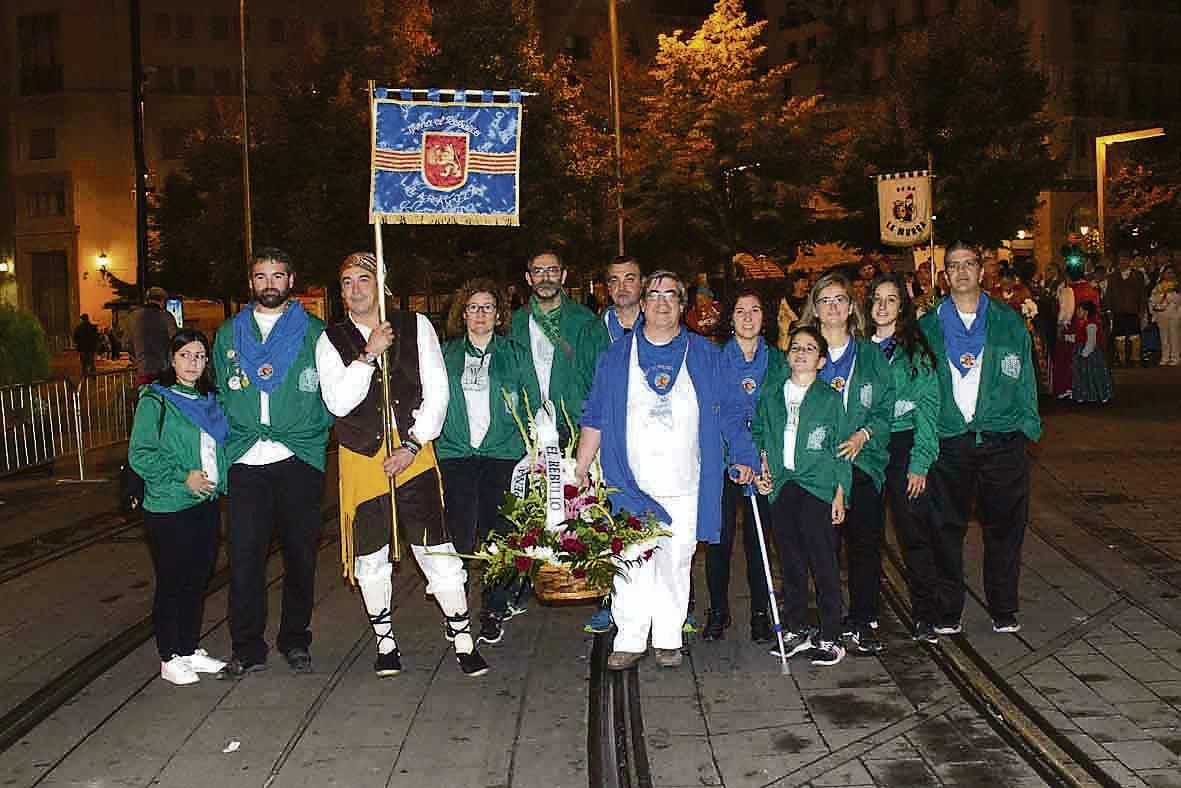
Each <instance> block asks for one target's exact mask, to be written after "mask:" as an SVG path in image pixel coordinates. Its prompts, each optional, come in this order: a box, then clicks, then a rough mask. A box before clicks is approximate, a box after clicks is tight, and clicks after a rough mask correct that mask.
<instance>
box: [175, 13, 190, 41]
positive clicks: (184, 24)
mask: <svg viewBox="0 0 1181 788" xmlns="http://www.w3.org/2000/svg"><path fill="white" fill-rule="evenodd" d="M176 40H177V41H192V40H193V15H192V14H177V15H176Z"/></svg>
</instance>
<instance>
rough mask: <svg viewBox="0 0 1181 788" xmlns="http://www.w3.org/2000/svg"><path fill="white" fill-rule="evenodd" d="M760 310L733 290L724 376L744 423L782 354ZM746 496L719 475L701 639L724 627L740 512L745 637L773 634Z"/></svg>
mask: <svg viewBox="0 0 1181 788" xmlns="http://www.w3.org/2000/svg"><path fill="white" fill-rule="evenodd" d="M764 320H765V313H764V309H763V298H762V296H760V295H759V293H758V291H756V290H752V289H749V288H747V289H744V290H741V291H740V292H739V293H738V297H737V298H735V299H734V303H733V306H731V308H730V324H731V326H732V327H733V331H734V335H733V336H732V337H730V339H729V341H727V342H726V344H725V345H723V347H722V355H723V357H724V360H725V368H726V375H727V377H728V378H729V381H730V383H731V384H732V385H733V386H735V387H736V388H738V389H740V390H741V391H742V394H743V395H744V396H745V400H744V405H745V407H744V408H743V420H744V421H745V423H746V424H747V428H748V429H749V425H750V423H751V420H752V419H753V418H754V411H755V403H757V402H758V401H759V390H760V389H761V387H762V385H763V378H764V376H765V375H766V374H767V369H768V367H769V366H772V367H773V366H781V365H782V364H783V360H782V359H783V356H782V355H781V354H780V353H778V352H775V349H774V348H773V347H771V346H769V345H768V344H767V342H766V341H765V340H764V339H763V323H764ZM757 500H758V506H759V514H760V515H761V516H762V521H763V522H764V523H768V524H769V523H770V514H769V511H768V507H767V498H766V496H761V495H760V496H758V498H757ZM751 505H752V504H751V499H750V498H749V497H748V496H747V495H746V494H745V489H744V488H743V486H741V485H738V484H735V483H734V482H733V481H731V480H730V479H729V477H727V478H725V479H724V480H723V482H722V531H721V537H720V541H719V542H718V543H717V544H710V545H708V546H707V547H706V551H705V584H706V586H708V588H709V605H710V607H709V613H708V614H707V615H706V622H705V629H704V630H702V633H701V636H702V638H703V639H704V640H719V639H721V638H722V637H724V636H725V632H726V629H727V628H728V627H729V626H730V558H731V556H732V555H733V552H734V534H735V531H736V530H737V529H738V522H737V516H738V512H739V510H740V509H741V511H742V512H743V515H742V520H743V522H742V547H743V551H744V553H745V554H746V582H747V586H748V588H749V589H750V638H751V640H753V641H755V642H756V643H765V642H767V641H769V640H771V639H773V638H774V637H775V635H774V633H773V632H772V630H771V619H770V617H769V615H768V604H769V595H768V593H767V579H766V575H765V574H764V573H763V559H762V556H761V555H760V553H759V543H758V538H757V536H756V534H755V523H754V513H753V512H752V510H751Z"/></svg>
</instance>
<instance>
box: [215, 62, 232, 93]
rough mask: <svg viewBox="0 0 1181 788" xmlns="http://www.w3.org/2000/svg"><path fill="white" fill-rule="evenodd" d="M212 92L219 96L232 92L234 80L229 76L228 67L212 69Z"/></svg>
mask: <svg viewBox="0 0 1181 788" xmlns="http://www.w3.org/2000/svg"><path fill="white" fill-rule="evenodd" d="M213 92H214V93H216V94H217V95H219V96H228V95H230V94H231V93H233V92H234V81H233V79H231V78H230V70H229V69H228V68H215V69H213Z"/></svg>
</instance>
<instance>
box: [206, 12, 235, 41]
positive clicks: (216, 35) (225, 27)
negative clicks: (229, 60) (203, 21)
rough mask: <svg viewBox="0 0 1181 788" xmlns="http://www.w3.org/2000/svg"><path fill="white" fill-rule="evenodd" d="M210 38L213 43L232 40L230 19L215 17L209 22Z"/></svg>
mask: <svg viewBox="0 0 1181 788" xmlns="http://www.w3.org/2000/svg"><path fill="white" fill-rule="evenodd" d="M209 38H210V40H212V41H229V40H230V18H229V17H228V16H215V17H213V19H210V20H209Z"/></svg>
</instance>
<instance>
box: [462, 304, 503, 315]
mask: <svg viewBox="0 0 1181 788" xmlns="http://www.w3.org/2000/svg"><path fill="white" fill-rule="evenodd" d="M464 309H465V310H466V311H467V313H468V314H469V315H490V314H492V313H493V312H495V311H496V304H468V305H467V306H466V307H464Z"/></svg>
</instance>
